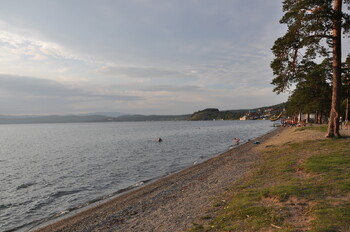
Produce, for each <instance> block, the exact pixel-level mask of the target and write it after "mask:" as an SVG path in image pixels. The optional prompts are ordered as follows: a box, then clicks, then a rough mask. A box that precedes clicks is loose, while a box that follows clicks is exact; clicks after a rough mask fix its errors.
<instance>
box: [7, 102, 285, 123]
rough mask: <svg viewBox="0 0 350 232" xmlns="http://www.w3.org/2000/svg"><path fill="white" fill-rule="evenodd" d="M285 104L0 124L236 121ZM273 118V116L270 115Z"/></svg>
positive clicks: (41, 118) (20, 118)
mask: <svg viewBox="0 0 350 232" xmlns="http://www.w3.org/2000/svg"><path fill="white" fill-rule="evenodd" d="M285 105H286V104H285V103H281V104H277V105H273V106H265V107H260V108H255V109H240V110H225V111H219V109H204V110H200V111H198V112H194V113H193V114H183V115H141V114H133V115H129V114H126V115H121V116H117V117H111V116H108V115H107V114H106V115H103V114H92V115H48V116H8V115H0V124H30V123H34V124H35V123H79V122H139V121H197V120H238V119H239V118H240V117H242V116H244V115H246V114H247V113H248V112H264V111H265V110H267V109H272V110H275V111H276V112H275V114H277V113H278V112H280V111H282V110H283V109H284V108H285ZM272 116H273V115H272Z"/></svg>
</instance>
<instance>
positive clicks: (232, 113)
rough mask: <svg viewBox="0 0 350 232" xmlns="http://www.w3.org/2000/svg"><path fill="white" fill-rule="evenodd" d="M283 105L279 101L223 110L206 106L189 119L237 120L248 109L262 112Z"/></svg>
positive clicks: (280, 107) (283, 106) (283, 104)
mask: <svg viewBox="0 0 350 232" xmlns="http://www.w3.org/2000/svg"><path fill="white" fill-rule="evenodd" d="M285 106H286V103H280V104H277V105H272V106H264V107H260V108H254V109H240V110H225V111H219V109H216V108H208V109H204V110H200V111H197V112H194V113H193V114H192V115H191V117H190V120H193V121H197V120H237V119H239V118H240V117H242V116H244V115H245V114H246V113H247V112H248V111H256V112H258V111H259V112H264V111H265V110H267V109H274V110H277V111H281V110H282V109H283V108H285Z"/></svg>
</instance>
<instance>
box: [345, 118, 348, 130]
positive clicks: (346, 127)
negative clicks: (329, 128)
mask: <svg viewBox="0 0 350 232" xmlns="http://www.w3.org/2000/svg"><path fill="white" fill-rule="evenodd" d="M348 122H349V120H347V119H345V121H344V126H345V130H347V129H348Z"/></svg>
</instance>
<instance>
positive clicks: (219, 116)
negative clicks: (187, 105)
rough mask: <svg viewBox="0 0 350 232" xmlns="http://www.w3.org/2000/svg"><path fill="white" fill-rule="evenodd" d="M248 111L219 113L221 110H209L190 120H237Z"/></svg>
mask: <svg viewBox="0 0 350 232" xmlns="http://www.w3.org/2000/svg"><path fill="white" fill-rule="evenodd" d="M247 111H248V110H226V111H219V109H215V108H209V109H204V110H200V111H198V112H195V113H193V114H192V115H191V118H190V120H193V121H197V120H235V119H239V118H240V117H241V116H242V115H244V114H245V113H246V112H247Z"/></svg>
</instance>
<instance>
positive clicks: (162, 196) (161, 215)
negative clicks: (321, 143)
mask: <svg viewBox="0 0 350 232" xmlns="http://www.w3.org/2000/svg"><path fill="white" fill-rule="evenodd" d="M286 130H287V131H288V129H284V128H278V129H276V130H274V131H272V132H270V133H268V134H266V135H263V136H261V137H259V138H257V139H255V140H252V141H250V142H248V143H246V144H243V145H240V146H238V147H236V148H234V149H231V150H229V151H227V152H225V153H223V154H221V155H219V156H217V157H214V158H212V159H210V160H207V161H205V162H203V163H200V164H196V165H193V166H191V167H189V168H187V169H185V170H182V171H180V172H177V173H174V174H172V175H169V176H166V177H164V178H162V179H159V180H157V181H154V182H152V183H149V184H146V185H145V186H143V187H141V188H138V189H135V190H133V191H130V192H127V193H124V194H122V195H120V196H118V197H116V198H113V199H110V200H108V201H107V202H104V203H102V204H100V205H97V206H95V207H92V208H89V209H87V210H85V211H82V212H79V213H77V214H75V215H73V216H71V217H68V218H65V219H63V220H60V221H58V222H55V223H53V224H51V225H48V226H46V227H43V228H40V229H37V230H35V231H36V232H44V231H50V232H51V231H159V232H161V231H184V230H186V229H188V228H190V227H191V226H192V225H193V224H192V223H193V222H194V221H195V219H196V218H200V217H201V216H203V215H205V213H206V211H207V210H208V209H210V207H211V206H212V204H213V200H214V198H215V196H216V195H219V194H220V193H222V192H223V191H224V190H225V188H227V187H229V186H230V184H231V183H232V182H233V181H235V180H237V179H238V178H241V177H242V176H243V175H245V174H246V173H248V172H249V170H250V169H251V167H252V166H253V165H254V164H257V162H259V150H260V149H259V148H260V147H265V146H268V145H271V143H272V141H274V139H277V138H278V137H281V136H279V134H280V133H282V132H283V131H286ZM287 134H288V133H287ZM271 137H274V139H272V140H271V139H269V138H271ZM255 141H259V142H260V144H254V142H255Z"/></svg>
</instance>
